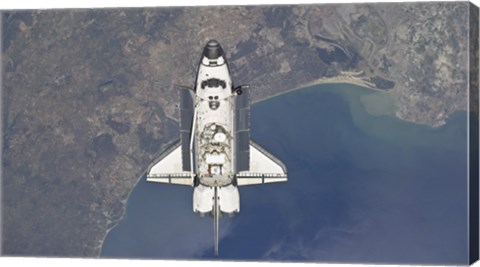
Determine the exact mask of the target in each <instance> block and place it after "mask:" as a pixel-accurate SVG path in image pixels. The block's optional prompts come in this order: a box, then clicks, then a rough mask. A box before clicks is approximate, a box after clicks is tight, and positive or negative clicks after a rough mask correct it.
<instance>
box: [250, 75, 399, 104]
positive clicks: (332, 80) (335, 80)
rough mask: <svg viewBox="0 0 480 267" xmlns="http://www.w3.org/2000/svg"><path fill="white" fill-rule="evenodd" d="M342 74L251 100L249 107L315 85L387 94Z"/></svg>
mask: <svg viewBox="0 0 480 267" xmlns="http://www.w3.org/2000/svg"><path fill="white" fill-rule="evenodd" d="M343 74H344V75H342V76H335V77H330V78H320V79H316V80H313V81H311V82H308V83H305V84H301V85H299V86H297V87H294V88H292V89H288V90H285V91H282V92H279V93H276V94H273V95H270V96H267V97H264V98H261V99H256V100H251V102H250V105H252V104H256V103H259V102H262V101H265V100H268V99H270V98H273V97H276V96H279V95H282V94H286V93H289V92H292V91H295V90H299V89H303V88H307V87H311V86H315V85H320V84H338V83H346V84H354V85H357V86H360V87H364V88H367V89H370V90H374V91H377V92H384V93H385V92H388V91H386V90H382V89H378V88H376V87H375V85H374V84H373V83H370V82H367V81H365V80H362V79H361V78H357V77H354V76H352V75H355V74H356V73H348V74H347V73H343ZM389 91H390V90H389Z"/></svg>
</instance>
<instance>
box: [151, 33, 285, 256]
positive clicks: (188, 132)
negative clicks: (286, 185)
mask: <svg viewBox="0 0 480 267" xmlns="http://www.w3.org/2000/svg"><path fill="white" fill-rule="evenodd" d="M180 116H181V118H180V120H181V127H180V138H179V140H178V141H177V142H175V143H173V145H171V146H170V148H169V149H167V150H166V151H165V152H164V153H163V154H162V155H161V156H160V157H159V159H157V160H156V161H155V162H154V163H153V164H152V165H151V166H150V167H149V169H148V171H147V181H149V182H159V183H168V184H179V185H189V186H192V187H193V188H194V189H193V211H194V212H196V213H198V214H200V215H201V216H203V215H205V214H210V215H212V216H213V218H214V233H215V234H214V243H215V256H217V255H218V225H219V219H220V216H221V215H222V214H228V215H233V214H235V213H238V212H239V211H240V196H239V193H238V186H244V185H255V184H264V183H275V182H286V181H287V170H286V168H285V166H284V164H283V163H282V162H281V161H280V160H278V159H277V158H275V157H274V156H273V155H271V154H270V153H268V152H267V151H266V150H265V149H263V148H262V147H260V146H259V145H258V144H256V143H254V142H253V141H252V140H250V129H249V126H250V125H249V124H250V103H249V100H248V86H237V87H235V86H234V85H233V83H232V80H231V78H230V73H229V69H228V65H227V60H226V57H225V54H224V52H223V49H222V47H221V46H220V44H219V43H218V42H217V41H215V40H210V41H209V42H208V43H207V45H206V46H205V48H204V50H203V55H202V58H201V61H200V64H199V67H198V73H197V79H196V82H195V87H194V88H193V89H191V90H190V89H184V88H183V89H180Z"/></svg>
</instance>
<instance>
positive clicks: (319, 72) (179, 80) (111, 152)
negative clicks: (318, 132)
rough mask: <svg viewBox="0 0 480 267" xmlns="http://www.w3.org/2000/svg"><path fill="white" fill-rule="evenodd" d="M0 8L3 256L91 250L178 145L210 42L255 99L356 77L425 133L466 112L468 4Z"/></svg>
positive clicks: (97, 250) (96, 252)
mask: <svg viewBox="0 0 480 267" xmlns="http://www.w3.org/2000/svg"><path fill="white" fill-rule="evenodd" d="M1 15H2V57H1V58H2V80H3V81H2V114H3V117H2V119H3V121H2V122H3V124H2V130H3V148H2V167H3V173H2V186H3V187H2V189H3V192H2V214H3V218H2V237H3V240H2V248H3V254H5V255H41V256H76V257H97V256H98V255H99V253H100V250H101V245H102V242H103V240H104V238H105V235H106V233H107V231H108V229H111V228H112V227H113V226H115V224H116V223H117V222H118V221H119V220H121V219H122V217H123V215H124V211H125V204H126V201H127V198H128V195H129V193H130V192H131V190H132V188H133V187H134V186H135V184H136V183H137V181H138V180H139V177H142V175H143V174H144V173H145V170H146V168H147V166H148V165H149V164H150V163H151V162H152V161H153V160H154V159H155V158H156V157H158V155H159V154H160V153H161V152H162V149H163V148H165V147H166V146H167V145H168V144H169V143H170V142H172V141H173V140H174V139H175V138H177V136H178V133H179V127H178V119H179V114H178V107H177V105H178V95H177V94H178V92H177V89H176V88H177V86H178V85H187V86H191V85H192V84H193V83H194V80H195V71H196V66H197V64H198V61H199V59H200V54H201V50H202V48H203V46H204V45H205V43H206V42H207V41H208V40H209V39H217V40H218V41H219V42H220V43H221V44H222V46H223V48H224V50H225V51H226V52H227V58H228V60H229V66H230V69H231V72H232V76H233V79H234V82H235V83H236V84H243V83H250V84H252V85H253V90H252V96H251V97H252V99H251V100H252V101H260V100H262V99H265V98H267V97H271V96H273V95H276V94H279V93H282V92H286V91H288V90H293V89H295V88H301V87H305V86H307V85H311V84H316V83H325V82H351V83H357V84H360V85H363V86H366V87H370V88H372V89H376V90H381V91H383V92H385V94H390V96H391V97H392V98H393V99H394V101H395V105H396V115H397V116H398V117H399V118H401V119H404V120H407V121H412V122H415V123H420V124H427V125H431V126H432V127H438V126H441V125H443V124H444V123H445V121H446V119H447V118H448V117H449V115H450V114H452V113H453V112H455V111H458V110H467V109H469V105H468V104H469V103H468V102H469V98H468V89H469V85H468V77H469V76H468V72H469V60H470V58H469V30H470V27H469V26H470V24H469V21H470V22H471V21H474V22H475V21H476V22H477V23H478V12H477V11H476V9H475V8H474V6H472V5H471V4H470V3H468V2H451V3H446V2H444V3H441V2H440V3H389V4H330V5H300V6H237V7H235V6H232V7H187V8H130V9H88V10H87V9H84V10H82V9H79V10H28V11H2V13H1ZM471 17H473V19H471ZM477 27H478V26H477ZM477 30H478V28H477ZM476 66H478V65H476ZM470 71H472V70H470ZM473 72H474V73H475V72H476V73H478V69H477V70H473ZM477 92H478V91H477ZM470 109H471V110H472V111H474V112H477V113H478V105H471V106H470Z"/></svg>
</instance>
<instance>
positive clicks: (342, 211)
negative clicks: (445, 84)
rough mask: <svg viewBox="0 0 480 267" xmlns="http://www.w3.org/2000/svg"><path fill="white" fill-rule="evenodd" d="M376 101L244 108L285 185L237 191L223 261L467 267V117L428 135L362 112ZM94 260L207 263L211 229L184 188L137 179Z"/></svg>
mask: <svg viewBox="0 0 480 267" xmlns="http://www.w3.org/2000/svg"><path fill="white" fill-rule="evenodd" d="M378 94H382V93H381V92H375V91H373V90H369V89H365V88H361V87H358V86H356V85H351V84H325V85H317V86H313V87H309V88H304V89H300V90H295V91H293V92H290V93H286V94H283V95H280V96H276V97H273V98H271V99H268V100H265V101H262V102H259V103H256V104H254V105H252V114H251V115H252V116H251V135H252V138H253V139H254V140H255V141H256V142H257V143H259V144H260V145H261V146H263V147H264V148H266V149H267V150H268V151H270V152H271V153H272V154H274V155H276V156H277V157H278V158H279V159H281V160H282V161H283V162H284V163H285V164H286V166H287V168H288V174H289V181H288V182H287V183H282V184H270V185H262V186H246V187H241V188H240V198H241V206H240V209H241V211H240V213H239V214H238V215H236V216H235V217H233V218H223V219H222V221H221V234H220V236H221V240H220V251H219V252H220V259H245V260H269V261H272V260H282V261H316V262H359V263H430V264H466V263H467V260H468V257H467V253H468V249H467V241H468V239H467V113H466V112H457V113H455V114H453V115H452V116H451V118H450V119H449V120H448V122H447V123H446V124H445V125H444V126H441V127H438V128H432V127H429V126H425V125H418V124H414V123H409V122H405V121H402V120H399V119H397V118H395V117H394V116H393V112H394V111H393V110H388V103H387V104H385V103H384V104H385V105H383V106H387V108H386V109H385V107H383V108H382V109H383V114H382V112H380V113H378V112H377V113H375V114H374V115H372V114H373V113H372V112H370V113H369V112H367V110H368V108H367V109H366V108H365V106H364V104H363V103H364V101H363V100H365V99H368V98H369V97H373V98H374V99H375V97H377V96H380V95H378ZM362 99H363V100H362ZM378 99H382V98H381V97H380V98H378ZM362 101H363V102H362ZM380 106H382V105H380ZM102 257H128V258H165V259H173V258H177V259H178V258H182V259H202V258H213V222H212V220H211V218H209V217H205V218H200V217H198V216H197V215H195V214H194V213H193V212H192V188H190V187H181V186H173V185H162V184H153V183H147V182H145V179H144V178H143V179H142V180H141V181H140V182H139V183H138V185H137V186H136V187H135V189H134V191H133V192H132V194H131V196H130V199H129V200H128V207H127V215H126V217H125V218H124V220H123V221H122V222H121V223H120V224H119V225H118V226H116V227H115V228H114V229H113V230H112V231H111V232H110V233H109V234H108V236H107V238H106V240H105V242H104V245H103V249H102Z"/></svg>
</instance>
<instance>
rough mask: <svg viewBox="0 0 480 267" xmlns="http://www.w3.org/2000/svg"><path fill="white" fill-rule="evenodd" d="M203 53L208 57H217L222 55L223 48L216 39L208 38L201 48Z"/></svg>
mask: <svg viewBox="0 0 480 267" xmlns="http://www.w3.org/2000/svg"><path fill="white" fill-rule="evenodd" d="M203 55H204V56H205V57H207V58H208V59H217V58H219V57H221V56H223V49H222V47H221V46H220V44H219V43H218V42H217V41H216V40H210V41H208V43H207V45H206V46H205V49H204V50H203Z"/></svg>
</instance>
